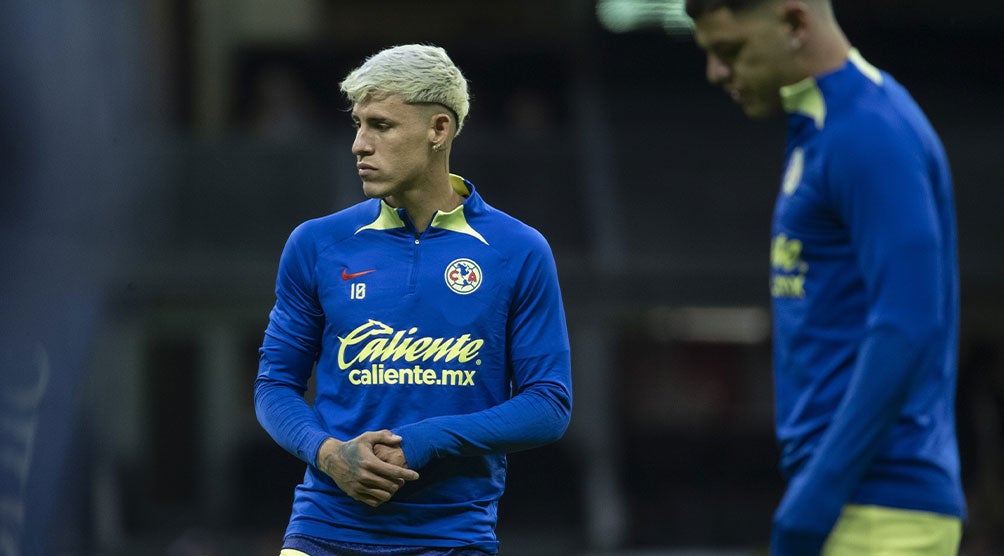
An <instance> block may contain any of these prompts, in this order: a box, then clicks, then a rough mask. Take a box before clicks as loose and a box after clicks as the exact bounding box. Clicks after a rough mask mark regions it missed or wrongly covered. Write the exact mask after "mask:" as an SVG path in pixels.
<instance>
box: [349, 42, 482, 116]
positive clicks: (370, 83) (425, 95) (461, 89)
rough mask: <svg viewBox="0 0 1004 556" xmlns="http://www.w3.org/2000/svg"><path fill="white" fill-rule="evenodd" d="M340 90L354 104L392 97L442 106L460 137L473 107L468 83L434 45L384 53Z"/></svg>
mask: <svg viewBox="0 0 1004 556" xmlns="http://www.w3.org/2000/svg"><path fill="white" fill-rule="evenodd" d="M340 87H341V90H342V92H343V93H345V96H346V97H348V99H349V101H350V102H352V103H353V104H355V103H358V102H360V101H363V100H367V99H371V98H372V99H382V98H385V97H387V96H390V95H398V96H400V97H401V100H403V101H404V102H405V103H408V104H421V103H435V104H441V105H443V106H445V107H446V108H448V109H449V110H450V111H451V112H453V115H454V117H455V118H456V120H457V131H456V132H457V133H458V134H459V133H460V129H461V128H462V127H463V126H464V120H465V119H466V118H467V112H468V111H469V110H470V107H471V102H470V96H469V94H468V92H467V79H466V78H464V75H463V74H462V73H460V68H458V67H457V66H456V65H455V64H454V63H453V60H451V59H450V57H449V56H448V55H447V54H446V51H445V50H443V49H442V48H440V47H438V46H433V45H426V44H405V45H400V46H394V47H391V48H387V49H385V50H381V51H380V52H377V53H376V54H374V55H372V56H370V57H369V58H367V59H366V61H364V62H363V63H362V65H360V66H359V67H357V68H356V69H354V70H352V71H351V72H349V74H348V76H346V77H345V79H344V80H343V81H342V82H341V84H340Z"/></svg>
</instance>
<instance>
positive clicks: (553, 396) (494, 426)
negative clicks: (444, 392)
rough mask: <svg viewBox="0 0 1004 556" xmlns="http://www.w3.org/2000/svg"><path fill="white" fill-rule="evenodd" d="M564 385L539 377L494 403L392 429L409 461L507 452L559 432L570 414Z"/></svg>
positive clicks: (418, 465)
mask: <svg viewBox="0 0 1004 556" xmlns="http://www.w3.org/2000/svg"><path fill="white" fill-rule="evenodd" d="M571 411H572V401H571V392H570V390H569V388H568V387H567V386H566V385H565V384H562V383H558V382H554V383H539V384H535V385H533V386H531V387H530V388H528V389H526V390H525V391H523V392H522V393H520V394H519V395H517V396H515V397H513V398H512V399H510V400H508V401H506V402H504V403H502V404H499V405H497V406H495V407H492V408H489V409H486V410H483V411H479V412H477V413H471V414H467V415H446V416H441V417H433V418H430V419H425V420H423V421H419V422H417V423H413V424H410V425H405V426H402V427H398V428H395V429H394V432H395V433H397V434H398V435H400V436H401V437H402V438H404V441H403V443H402V447H403V449H404V454H405V457H406V459H407V461H408V465H409V467H411V468H412V469H420V468H421V467H422V466H424V465H425V464H426V463H428V462H429V461H430V460H431V459H433V458H441V457H447V456H470V455H481V454H488V453H509V452H516V451H519V450H526V449H529V448H533V447H536V446H540V445H543V444H547V443H550V442H554V441H555V440H557V439H559V438H561V436H562V434H564V432H565V429H566V428H567V427H568V422H569V420H570V418H571Z"/></svg>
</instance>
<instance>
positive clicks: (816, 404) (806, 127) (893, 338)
mask: <svg viewBox="0 0 1004 556" xmlns="http://www.w3.org/2000/svg"><path fill="white" fill-rule="evenodd" d="M782 99H783V102H784V106H785V110H786V111H787V112H788V144H787V149H786V151H787V152H786V159H787V162H786V169H785V172H784V177H783V181H782V184H781V191H780V194H779V195H778V198H777V202H776V205H775V212H774V220H773V229H772V245H771V266H772V275H771V293H772V297H773V305H774V315H775V316H774V358H775V361H774V373H775V388H776V404H777V410H776V427H777V436H778V439H779V441H780V443H781V449H782V461H781V464H782V468H783V470H784V472H785V474H786V475H787V477H788V478H789V481H790V482H789V486H788V489H787V492H786V493H785V496H784V499H783V500H782V501H781V504H780V507H779V508H778V510H777V513H776V515H775V532H774V537H775V538H774V543H775V546H776V547H777V546H783V545H784V544H785V543H786V542H788V541H790V542H792V543H794V542H795V539H796V538H799V537H801V538H802V539H803V540H805V539H806V538H807V539H809V543H810V544H814V545H816V546H822V544H823V541H824V540H825V538H826V536H827V535H828V533H829V531H830V529H831V528H832V526H833V525H834V523H835V522H836V520H837V518H838V516H839V513H840V511H841V508H842V507H843V506H844V505H845V504H846V503H858V504H874V505H881V506H888V507H893V508H901V509H909V510H921V511H928V512H936V513H939V514H945V515H949V516H958V517H963V516H964V513H965V502H964V499H963V493H962V487H961V481H960V478H959V456H958V448H957V442H956V433H955V413H954V412H955V409H954V406H955V382H956V367H957V357H958V342H959V273H958V263H957V253H956V231H955V209H954V201H953V193H952V179H951V173H950V170H949V166H948V161H947V158H946V156H945V152H944V148H943V147H942V145H941V142H940V141H939V139H938V137H937V135H936V134H935V132H934V130H933V129H932V127H931V125H930V123H929V122H928V121H927V119H926V117H925V116H924V115H923V113H922V112H921V110H920V108H919V107H918V106H917V104H916V103H915V102H914V100H913V99H912V98H911V97H910V95H909V93H907V91H906V90H905V89H904V88H903V87H902V86H901V85H900V84H899V83H897V82H896V81H894V80H893V79H892V78H891V77H890V76H889V75H888V74H886V73H885V72H882V71H879V70H878V69H876V68H875V67H873V66H871V65H870V64H868V63H867V62H866V61H865V60H864V59H863V58H861V56H860V55H859V54H858V52H857V51H856V50H852V51H851V53H850V55H849V60H848V62H847V63H845V64H844V65H843V66H842V67H841V68H839V69H837V70H836V71H833V72H832V73H828V74H826V75H823V76H820V77H816V78H809V79H806V80H803V81H801V82H799V83H796V84H794V85H791V86H788V87H785V88H783V89H782ZM813 550H814V549H813ZM777 552H778V553H779V554H785V553H787V552H786V551H784V550H783V549H781V548H777ZM817 552H818V551H817Z"/></svg>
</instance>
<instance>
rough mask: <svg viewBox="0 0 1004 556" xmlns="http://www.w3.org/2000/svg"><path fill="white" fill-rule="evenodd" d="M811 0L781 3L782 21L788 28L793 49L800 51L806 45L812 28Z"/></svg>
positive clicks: (791, 0)
mask: <svg viewBox="0 0 1004 556" xmlns="http://www.w3.org/2000/svg"><path fill="white" fill-rule="evenodd" d="M809 1H811V0H784V1H783V2H781V20H782V21H783V22H784V23H785V24H786V25H787V26H788V29H789V34H790V40H791V49H792V50H798V49H800V48H802V45H804V44H805V43H806V39H807V37H808V33H809V29H810V27H811V26H812V17H811V13H810V12H811V10H812V7H811V6H809Z"/></svg>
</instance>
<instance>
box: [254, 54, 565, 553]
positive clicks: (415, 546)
mask: <svg viewBox="0 0 1004 556" xmlns="http://www.w3.org/2000/svg"><path fill="white" fill-rule="evenodd" d="M341 87H342V90H343V91H344V92H345V93H346V95H347V97H348V99H349V100H350V101H351V102H352V121H353V122H354V123H355V125H356V128H357V132H356V137H355V141H354V142H353V144H352V153H353V154H354V155H355V157H356V161H357V167H358V171H359V176H360V178H361V179H362V185H363V191H364V193H365V194H366V196H367V197H370V199H369V200H368V201H364V202H362V203H360V204H358V205H355V206H353V207H350V208H348V209H345V210H343V211H340V212H338V213H335V214H332V215H330V216H326V217H323V218H319V219H316V220H311V221H309V222H306V223H304V224H302V225H300V226H299V227H298V228H297V229H296V230H295V231H294V232H293V233H292V235H291V236H290V238H289V241H288V242H287V244H286V248H285V250H284V251H283V254H282V258H281V260H280V265H279V274H278V278H277V284H276V303H275V307H274V308H273V310H272V313H271V317H270V321H269V325H268V328H267V330H266V332H265V339H264V343H263V345H262V347H261V350H260V351H261V364H260V368H259V372H258V378H257V381H256V382H255V407H256V409H257V414H258V419H259V421H260V422H261V424H262V426H263V427H264V428H265V429H266V430H267V431H268V432H269V434H271V435H272V437H273V438H274V439H275V440H276V441H277V442H278V443H279V444H280V445H282V446H283V447H284V448H285V449H286V450H288V451H289V452H291V453H293V454H295V455H296V456H297V457H299V458H300V459H302V460H303V461H305V462H306V463H307V464H308V467H307V471H306V474H305V476H304V479H303V483H302V484H300V485H299V486H298V487H297V488H296V492H295V496H294V500H293V511H292V516H291V517H290V521H289V525H288V527H287V529H286V536H285V540H284V544H283V547H284V548H283V551H282V554H283V555H298V554H309V555H310V556H324V555H334V554H338V555H355V554H394V555H453V556H467V555H475V554H482V555H483V554H495V553H497V552H498V541H497V539H496V537H495V526H496V521H497V517H498V514H497V511H498V503H499V498H500V497H501V496H502V491H503V488H504V485H505V474H506V456H505V454H506V453H507V452H511V451H515V450H523V449H527V448H532V447H535V446H539V445H542V444H545V443H548V442H552V441H554V440H557V439H558V438H559V437H561V435H562V434H563V433H564V431H565V429H566V427H567V425H568V422H569V418H570V414H571V405H572V389H571V370H570V358H569V345H568V336H567V332H566V325H565V316H564V309H563V307H562V301H561V296H560V292H559V287H558V280H557V272H556V269H555V265H554V260H553V258H552V255H551V251H550V248H549V246H548V244H547V242H546V241H545V240H544V238H543V237H542V236H541V235H540V234H539V233H538V232H537V231H535V230H533V229H531V228H530V227H528V226H526V225H525V224H523V223H521V222H519V221H518V220H516V219H514V218H512V217H510V216H508V215H506V214H504V213H502V212H500V211H498V210H496V209H494V208H492V207H491V206H489V205H487V204H486V203H485V202H484V201H483V200H482V199H481V197H480V195H478V193H477V192H476V191H475V189H474V186H473V184H471V182H469V181H467V180H465V179H463V178H461V177H459V176H456V175H453V174H450V172H449V155H450V150H451V145H452V142H453V139H454V137H455V136H456V135H457V133H459V131H460V129H461V127H462V125H463V122H464V118H465V117H466V116H467V111H468V106H469V101H468V92H467V81H466V80H465V79H464V77H463V75H462V74H461V73H460V70H459V69H458V68H457V67H456V66H455V65H454V64H453V62H452V61H451V60H450V58H449V57H448V56H447V54H446V52H445V51H444V50H443V49H441V48H438V47H433V46H424V45H406V46H399V47H394V48H390V49H387V50H384V51H381V52H379V53H378V54H376V55H374V56H372V57H371V58H369V59H368V60H366V61H365V63H363V64H362V65H361V66H360V67H359V68H357V69H355V70H354V71H352V72H351V73H350V74H349V75H348V77H346V78H345V80H344V81H343V82H342V84H341ZM315 363H316V371H314V372H315V375H316V381H317V394H316V398H315V401H314V404H313V407H311V406H309V405H308V404H307V402H306V401H304V398H303V393H304V391H305V390H306V388H307V381H308V378H309V377H310V375H311V370H312V368H313V367H314V365H315Z"/></svg>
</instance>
